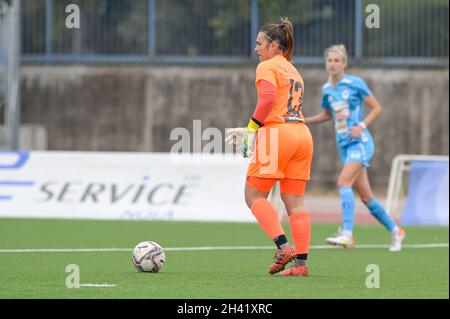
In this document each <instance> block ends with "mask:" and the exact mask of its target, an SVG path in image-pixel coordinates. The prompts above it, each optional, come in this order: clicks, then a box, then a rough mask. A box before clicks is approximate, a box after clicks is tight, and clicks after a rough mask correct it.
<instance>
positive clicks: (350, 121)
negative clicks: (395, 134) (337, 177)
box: [322, 74, 374, 167]
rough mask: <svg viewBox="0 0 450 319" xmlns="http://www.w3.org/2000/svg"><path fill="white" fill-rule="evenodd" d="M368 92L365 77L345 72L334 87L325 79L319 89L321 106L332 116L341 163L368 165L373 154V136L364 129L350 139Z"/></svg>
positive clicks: (361, 116) (358, 120)
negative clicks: (325, 81) (320, 90)
mask: <svg viewBox="0 0 450 319" xmlns="http://www.w3.org/2000/svg"><path fill="white" fill-rule="evenodd" d="M371 94H372V92H371V91H370V89H369V87H368V86H367V84H366V83H365V82H364V80H362V79H361V78H359V77H357V76H353V75H348V74H346V75H344V77H343V78H342V80H340V81H339V82H338V83H337V84H336V86H333V85H332V84H331V83H330V82H329V81H328V82H327V83H326V84H325V85H324V86H323V88H322V107H323V108H324V109H327V110H329V111H330V112H331V114H332V115H333V122H334V128H335V132H336V146H337V148H338V150H339V154H340V157H341V162H342V163H343V164H347V163H349V162H362V163H363V164H364V166H365V167H369V163H368V162H369V160H370V159H371V158H372V156H373V153H374V145H373V140H372V136H371V135H370V132H369V130H367V129H364V130H363V132H362V133H361V135H360V136H359V137H357V138H352V137H351V136H350V127H352V126H357V125H358V124H359V123H360V122H362V121H363V120H364V98H365V97H366V96H369V95H371Z"/></svg>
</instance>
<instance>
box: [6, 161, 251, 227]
mask: <svg viewBox="0 0 450 319" xmlns="http://www.w3.org/2000/svg"><path fill="white" fill-rule="evenodd" d="M246 169H247V162H246V161H244V160H243V159H240V156H236V155H233V154H220V155H212V154H199V156H195V155H194V156H192V154H189V155H186V156H185V155H174V154H170V153H110V152H103V153H101V152H0V217H14V218H68V219H117V220H122V219H128V220H177V221H178V220H180V221H181V220H184V221H191V220H192V221H194V220H195V221H230V222H235V221H236V222H242V221H244V222H245V221H252V222H253V221H254V218H253V215H252V214H251V212H250V211H249V209H248V208H247V207H246V205H245V201H244V181H245V173H246Z"/></svg>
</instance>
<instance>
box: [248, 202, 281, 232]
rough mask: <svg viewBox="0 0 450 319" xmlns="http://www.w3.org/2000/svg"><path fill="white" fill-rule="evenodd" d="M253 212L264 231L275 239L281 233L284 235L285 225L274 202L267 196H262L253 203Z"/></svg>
mask: <svg viewBox="0 0 450 319" xmlns="http://www.w3.org/2000/svg"><path fill="white" fill-rule="evenodd" d="M251 209H252V213H253V215H255V218H256V220H257V221H258V224H259V226H260V227H261V228H262V230H264V232H265V233H266V234H267V235H268V236H269V237H270V239H272V240H273V239H274V238H276V237H278V236H280V235H284V230H283V227H281V222H280V218H279V217H278V213H277V211H276V210H275V208H274V207H273V206H272V204H271V203H270V202H269V201H268V200H267V199H265V198H260V199H258V200H257V201H255V202H254V203H253V205H252V208H251Z"/></svg>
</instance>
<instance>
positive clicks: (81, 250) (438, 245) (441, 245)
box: [0, 243, 449, 253]
mask: <svg viewBox="0 0 450 319" xmlns="http://www.w3.org/2000/svg"><path fill="white" fill-rule="evenodd" d="M402 247H403V248H448V247H449V244H448V243H431V244H406V245H403V246H402ZM310 248H311V249H342V248H340V247H337V246H328V245H311V247H310ZM384 248H389V245H356V246H355V247H354V248H353V249H384ZM269 249H270V250H272V249H275V246H217V247H213V246H208V247H168V248H164V250H165V251H202V250H269ZM132 250H133V249H132V248H73V249H72V248H64V249H58V248H56V249H53V248H43V249H31V248H30V249H0V253H85V252H87V253H91V252H94V253H95V252H131V251H132Z"/></svg>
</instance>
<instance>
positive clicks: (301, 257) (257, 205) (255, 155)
mask: <svg viewBox="0 0 450 319" xmlns="http://www.w3.org/2000/svg"><path fill="white" fill-rule="evenodd" d="M293 42H294V39H293V27H292V24H291V22H289V21H288V20H287V19H283V20H282V21H281V23H280V24H268V25H265V26H264V27H263V28H262V29H261V31H260V32H259V34H258V37H257V41H256V47H255V51H256V53H257V55H258V56H259V59H260V61H261V62H260V63H259V65H258V67H257V69H256V81H255V85H256V89H257V93H258V103H257V105H256V109H255V111H254V113H253V116H252V118H251V119H250V121H249V123H248V126H247V128H236V129H231V130H229V131H228V133H229V134H230V135H229V136H228V137H227V139H226V141H227V142H229V143H234V144H237V145H239V144H240V145H241V147H242V153H243V156H244V157H248V158H251V163H250V165H249V167H248V172H247V181H246V184H245V200H246V203H247V205H248V207H249V208H250V209H251V211H252V213H253V215H254V216H255V218H256V220H257V221H258V224H259V225H260V227H261V228H262V230H263V231H264V232H265V233H266V234H267V235H268V236H269V237H270V238H271V239H272V240H273V241H274V243H275V244H276V246H277V248H278V250H277V252H276V254H275V257H274V262H273V264H272V265H271V266H270V268H269V273H270V274H275V273H277V272H280V271H282V270H284V269H285V266H286V265H287V264H288V263H289V262H290V261H291V260H294V259H295V262H294V265H293V266H292V267H291V268H289V269H286V270H284V271H283V272H281V275H282V276H307V275H308V267H307V257H308V252H309V243H310V235H311V220H310V216H309V213H308V212H307V211H306V210H305V208H304V207H303V195H304V191H305V187H306V182H307V180H309V178H310V167H311V159H312V155H313V141H312V137H311V133H310V131H309V129H308V127H307V126H306V125H305V123H304V117H303V115H302V113H301V108H302V98H303V93H304V82H303V78H302V77H301V76H300V74H299V72H298V71H297V69H296V68H295V67H294V66H293V64H292V63H291V60H292V53H293ZM277 181H279V183H280V189H281V198H282V200H283V202H284V204H285V206H286V210H287V213H288V215H289V221H290V227H291V233H292V238H293V242H294V247H295V249H294V248H293V247H292V246H291V245H290V244H289V242H288V240H287V238H286V235H285V232H284V230H283V228H282V225H281V222H280V219H279V216H278V213H277V212H276V210H275V208H274V207H273V206H272V204H271V203H270V202H269V201H268V200H267V196H268V195H269V192H270V190H271V189H272V187H273V186H274V184H275V182H277Z"/></svg>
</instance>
